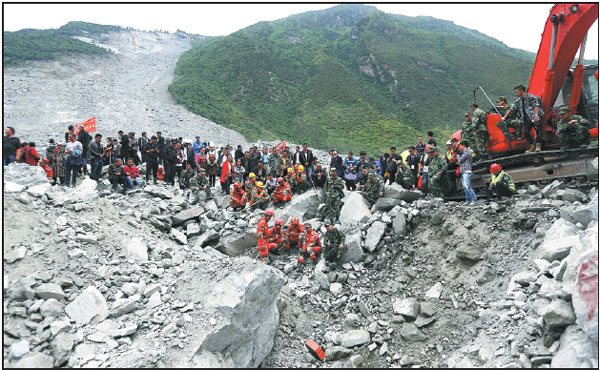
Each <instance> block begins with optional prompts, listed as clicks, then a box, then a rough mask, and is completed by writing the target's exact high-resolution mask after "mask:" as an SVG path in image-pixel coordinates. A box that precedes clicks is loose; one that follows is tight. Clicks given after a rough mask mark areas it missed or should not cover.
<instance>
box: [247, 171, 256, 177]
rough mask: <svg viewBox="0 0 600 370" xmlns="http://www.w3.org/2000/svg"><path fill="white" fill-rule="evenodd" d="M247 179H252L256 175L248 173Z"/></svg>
mask: <svg viewBox="0 0 600 370" xmlns="http://www.w3.org/2000/svg"><path fill="white" fill-rule="evenodd" d="M248 177H249V178H253V177H256V175H255V174H254V172H250V173H249V174H248Z"/></svg>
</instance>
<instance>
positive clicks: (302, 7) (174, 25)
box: [3, 4, 598, 59]
mask: <svg viewBox="0 0 600 370" xmlns="http://www.w3.org/2000/svg"><path fill="white" fill-rule="evenodd" d="M3 5H4V14H3V18H4V31H17V30H20V29H23V28H40V29H45V28H58V27H60V26H62V25H64V24H65V23H67V22H69V21H74V20H77V21H86V22H92V23H99V24H110V25H118V26H123V27H127V26H130V27H133V28H137V29H142V30H156V29H162V30H167V31H169V32H174V31H176V30H177V29H181V30H183V31H186V32H189V33H196V34H200V35H205V36H219V35H228V34H230V33H232V32H235V31H237V30H239V29H241V28H244V27H247V26H250V25H252V24H255V23H257V22H260V21H271V20H275V19H280V18H285V17H287V16H289V15H291V14H296V13H302V12H305V11H309V10H319V9H326V8H330V7H332V6H334V4H3ZM371 5H374V6H376V7H377V8H378V9H379V10H382V11H384V12H386V13H393V14H404V15H409V16H418V15H427V16H432V17H434V18H439V19H445V20H449V21H453V22H454V23H456V24H458V25H461V26H464V27H467V28H471V29H475V30H478V31H480V32H482V33H484V34H486V35H488V36H492V37H494V38H496V39H498V40H500V41H502V42H504V43H505V44H506V45H508V46H510V47H513V48H519V49H524V50H527V51H531V52H534V53H535V52H537V49H538V47H539V43H540V35H541V33H542V31H543V27H544V23H545V22H546V19H547V17H548V13H549V11H550V8H551V7H552V5H551V4H371ZM585 57H586V59H598V21H596V23H595V24H594V25H593V26H592V28H590V31H589V33H588V40H587V45H586V51H585Z"/></svg>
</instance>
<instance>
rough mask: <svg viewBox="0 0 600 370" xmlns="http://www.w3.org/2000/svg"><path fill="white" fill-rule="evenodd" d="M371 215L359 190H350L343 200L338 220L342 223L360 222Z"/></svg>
mask: <svg viewBox="0 0 600 370" xmlns="http://www.w3.org/2000/svg"><path fill="white" fill-rule="evenodd" d="M372 216H373V214H371V210H370V208H369V205H368V204H367V202H366V201H365V198H363V196H362V195H361V194H360V193H359V192H352V193H350V194H349V195H348V196H347V197H346V198H345V200H344V205H343V206H342V209H341V211H340V222H341V223H342V225H352V224H360V223H363V222H366V221H367V220H369V219H370V218H371V217H372Z"/></svg>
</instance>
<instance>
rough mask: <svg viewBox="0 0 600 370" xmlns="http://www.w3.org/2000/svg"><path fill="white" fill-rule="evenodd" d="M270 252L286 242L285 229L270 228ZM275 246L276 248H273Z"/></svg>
mask: <svg viewBox="0 0 600 370" xmlns="http://www.w3.org/2000/svg"><path fill="white" fill-rule="evenodd" d="M269 233H270V235H269V250H270V249H273V248H277V247H278V246H279V245H281V244H282V243H283V242H284V241H285V236H284V235H283V229H282V228H278V227H277V226H273V227H271V228H269ZM272 244H274V246H272Z"/></svg>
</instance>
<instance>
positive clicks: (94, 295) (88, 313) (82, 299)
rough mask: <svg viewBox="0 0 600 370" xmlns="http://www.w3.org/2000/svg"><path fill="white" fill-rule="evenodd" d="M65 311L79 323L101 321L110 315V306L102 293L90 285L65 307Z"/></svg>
mask: <svg viewBox="0 0 600 370" xmlns="http://www.w3.org/2000/svg"><path fill="white" fill-rule="evenodd" d="M65 312H66V313H67V315H69V317H70V318H71V319H72V320H75V322H77V324H79V325H84V324H87V323H89V322H100V321H102V320H104V319H105V318H107V317H108V306H107V305H106V300H105V299H104V296H102V293H100V291H99V290H98V289H96V287H93V286H89V287H87V288H86V289H85V290H84V291H83V292H82V293H81V294H79V295H78V296H77V298H75V299H74V300H73V301H71V303H69V304H68V305H67V306H66V307H65Z"/></svg>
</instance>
